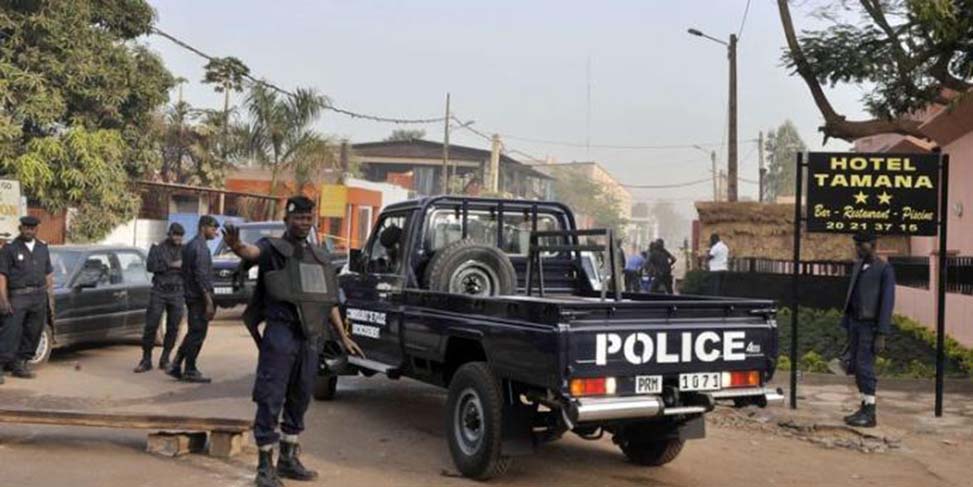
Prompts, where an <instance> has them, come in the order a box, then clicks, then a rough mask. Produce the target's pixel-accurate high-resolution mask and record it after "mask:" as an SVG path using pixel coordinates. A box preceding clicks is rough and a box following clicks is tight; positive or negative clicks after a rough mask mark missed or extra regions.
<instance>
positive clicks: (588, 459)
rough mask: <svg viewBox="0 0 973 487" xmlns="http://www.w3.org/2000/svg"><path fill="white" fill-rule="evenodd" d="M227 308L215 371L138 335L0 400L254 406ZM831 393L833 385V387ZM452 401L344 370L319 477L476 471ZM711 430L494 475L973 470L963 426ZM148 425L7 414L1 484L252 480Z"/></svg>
mask: <svg viewBox="0 0 973 487" xmlns="http://www.w3.org/2000/svg"><path fill="white" fill-rule="evenodd" d="M225 318H227V319H224V320H223V321H220V322H217V323H215V326H214V327H213V328H212V329H211V334H210V337H209V339H208V341H207V343H206V346H205V347H204V350H203V354H202V357H201V360H200V367H201V368H202V369H203V370H204V371H205V372H206V373H207V374H210V375H212V376H213V377H214V378H215V382H214V383H213V384H210V385H189V384H181V383H177V382H174V381H171V380H169V379H168V378H167V377H165V376H164V375H163V374H162V373H160V372H158V371H153V372H151V373H148V374H142V375H135V374H132V373H131V372H130V370H131V368H132V367H134V365H135V362H136V360H137V358H138V354H139V351H138V348H137V347H136V346H135V345H134V342H132V343H127V344H125V343H123V344H114V345H111V346H107V347H99V348H86V349H79V350H69V351H65V352H62V353H58V354H57V355H56V356H55V357H54V360H53V362H52V363H51V364H49V365H48V366H46V367H44V368H43V369H42V370H40V373H39V377H38V379H35V380H33V381H19V380H15V379H9V380H8V381H7V384H6V385H3V386H0V407H18V408H57V409H81V410H100V411H124V412H167V413H174V414H195V415H208V416H213V415H219V416H227V417H237V418H249V417H250V416H251V415H252V413H253V405H252V403H251V402H250V400H249V392H250V386H251V384H252V380H253V369H254V366H255V363H256V353H255V350H254V349H253V346H252V344H251V342H250V339H249V336H248V335H247V334H246V332H245V330H244V329H243V328H242V327H241V326H240V325H239V323H238V322H237V321H235V319H233V318H234V317H232V316H227V317H225ZM827 394H832V395H833V394H834V390H833V388H832V390H829V391H828V392H827ZM829 397H830V396H829ZM444 402H445V396H444V394H443V391H441V390H439V389H436V388H433V387H429V386H425V385H423V384H419V383H416V382H413V381H409V380H401V381H390V380H387V379H385V378H379V377H376V378H372V379H364V378H354V379H343V380H342V381H341V383H340V385H339V399H338V400H337V401H336V402H332V403H315V404H313V405H312V407H311V410H310V412H309V414H308V418H307V420H308V431H307V433H306V434H305V435H303V437H302V441H303V449H304V451H305V457H306V459H307V463H309V464H310V465H312V466H313V467H315V468H317V469H318V470H320V471H321V474H322V478H321V481H320V482H318V485H342V486H359V485H360V486H374V485H405V486H412V485H415V486H420V485H422V486H425V485H464V486H472V485H478V484H476V483H474V482H471V481H468V480H465V479H462V478H457V477H456V474H455V471H454V470H453V467H452V464H451V461H450V459H449V453H448V450H447V448H446V444H445V440H444V430H445V426H444V420H443V406H444ZM822 404H823V403H822ZM847 404H849V403H848V402H847V401H846V402H845V403H844V406H847ZM828 407H833V408H839V407H842V404H841V402H840V401H837V402H834V403H833V404H832V405H831V406H828ZM770 413H771V414H786V411H784V410H777V411H770ZM833 413H834V414H835V415H840V414H843V412H842V411H840V410H835V411H833ZM761 414H764V412H762V413H761ZM708 434H709V437H708V438H707V439H705V440H701V441H695V442H691V443H689V444H688V445H687V447H686V450H684V452H683V454H682V455H681V456H680V457H679V459H678V460H676V461H675V462H674V463H672V464H670V465H669V466H667V467H663V468H656V469H647V468H642V467H636V466H633V465H631V464H628V463H626V462H625V461H624V459H623V457H622V455H621V454H620V452H619V451H618V450H617V449H616V448H615V447H614V446H613V445H612V444H611V441H610V440H609V439H608V438H604V439H602V440H599V441H585V440H581V439H580V438H577V437H573V436H571V437H566V438H565V439H564V440H562V441H560V442H557V443H554V444H551V445H548V446H546V447H545V448H543V449H542V450H541V451H540V453H538V454H536V455H534V456H530V457H522V458H517V459H516V460H515V462H514V465H513V466H512V467H511V469H510V471H509V472H508V474H507V475H506V476H505V477H503V478H501V479H498V480H497V481H494V482H492V483H491V484H494V485H510V486H521V485H555V484H556V485H559V486H572V485H579V486H580V485H585V486H590V485H598V486H599V487H612V486H632V485H642V486H654V485H660V486H700V485H714V486H747V487H752V486H753V485H823V484H827V485H882V486H890V487H894V486H913V485H968V484H967V483H966V482H967V481H968V479H969V478H970V476H971V475H973V466H971V465H969V459H970V458H973V455H971V453H973V448H971V444H973V443H971V438H973V435H966V434H965V433H963V434H958V435H952V436H950V438H952V439H950V440H948V442H946V443H944V442H943V441H942V438H940V437H938V436H935V435H932V434H912V433H909V432H906V433H903V434H901V436H902V437H903V438H901V441H902V445H901V447H900V448H899V449H897V450H893V451H890V452H888V453H881V454H864V453H860V452H858V451H852V450H847V449H827V448H823V447H821V446H818V445H815V444H812V443H809V442H807V441H800V440H798V439H794V438H788V437H784V436H781V435H779V434H773V433H768V432H766V431H760V430H758V429H754V428H746V427H735V426H731V425H727V424H726V423H724V422H720V425H715V426H714V425H712V423H711V425H710V427H709V431H708ZM144 439H145V437H144V432H129V431H114V430H107V429H84V428H62V427H48V426H43V427H41V426H19V425H18V426H12V425H0V484H2V485H3V486H7V485H31V486H63V485H70V486H72V487H87V486H92V487H103V486H106V485H125V486H164V487H179V486H192V487H200V486H237V485H241V486H242V485H250V482H251V479H252V469H253V466H254V458H253V457H254V456H255V454H254V453H253V452H252V451H251V452H248V453H246V454H244V455H243V456H240V457H238V458H235V459H233V460H230V461H219V460H214V459H210V458H208V457H205V456H201V455H189V456H186V457H182V458H179V459H168V458H161V457H156V456H152V455H149V454H146V453H144V452H142V449H143V448H144ZM290 485H307V484H300V483H297V482H291V483H290Z"/></svg>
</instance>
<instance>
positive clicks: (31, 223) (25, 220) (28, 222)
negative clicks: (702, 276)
mask: <svg viewBox="0 0 973 487" xmlns="http://www.w3.org/2000/svg"><path fill="white" fill-rule="evenodd" d="M20 224H21V225H24V226H25V227H36V226H37V225H40V224H41V221H40V220H39V219H38V218H37V217H36V216H33V215H27V216H24V217H21V218H20Z"/></svg>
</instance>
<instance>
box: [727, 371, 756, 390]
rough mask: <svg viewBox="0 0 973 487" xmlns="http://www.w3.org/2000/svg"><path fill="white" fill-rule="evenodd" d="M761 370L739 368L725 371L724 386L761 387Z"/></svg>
mask: <svg viewBox="0 0 973 487" xmlns="http://www.w3.org/2000/svg"><path fill="white" fill-rule="evenodd" d="M759 386H760V372H759V371H756V370H738V371H734V372H723V387H724V388H734V387H759Z"/></svg>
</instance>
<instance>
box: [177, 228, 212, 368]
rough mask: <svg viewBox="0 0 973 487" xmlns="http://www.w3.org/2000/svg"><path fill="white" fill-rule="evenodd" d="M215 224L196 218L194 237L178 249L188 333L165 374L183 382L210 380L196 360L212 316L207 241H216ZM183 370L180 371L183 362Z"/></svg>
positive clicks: (210, 272) (209, 262)
mask: <svg viewBox="0 0 973 487" xmlns="http://www.w3.org/2000/svg"><path fill="white" fill-rule="evenodd" d="M218 233H219V222H217V221H216V218H213V217H212V216H210V215H203V216H201V217H200V218H199V225H198V228H197V231H196V236H195V237H193V239H192V240H190V241H189V243H188V244H186V245H184V246H183V248H182V280H183V286H184V288H183V295H184V296H185V297H186V310H187V314H186V318H187V321H188V331H187V332H186V336H185V337H184V338H183V339H182V344H180V345H179V350H178V351H177V352H176V357H175V359H174V360H173V361H172V364H171V365H170V366H169V368H168V369H167V370H166V373H167V374H169V375H170V376H172V377H175V378H176V379H179V380H182V381H186V382H198V383H208V382H210V378H209V377H206V376H204V375H203V373H202V372H200V371H199V369H198V368H197V367H196V359H197V358H198V357H199V351H200V350H202V348H203V341H204V340H206V331H207V329H209V322H210V321H211V320H212V319H213V317H214V316H216V303H215V302H214V301H213V257H212V256H211V255H210V252H209V247H208V246H207V245H206V242H207V241H210V240H213V239H214V238H216V235H217V234H218ZM184 360H185V362H186V369H185V371H184V370H183V368H182V367H183V361H184Z"/></svg>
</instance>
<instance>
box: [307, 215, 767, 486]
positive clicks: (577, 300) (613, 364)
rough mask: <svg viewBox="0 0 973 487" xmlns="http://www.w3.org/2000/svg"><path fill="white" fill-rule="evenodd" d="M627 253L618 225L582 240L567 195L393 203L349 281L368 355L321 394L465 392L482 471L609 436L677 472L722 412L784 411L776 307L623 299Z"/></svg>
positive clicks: (463, 427)
mask: <svg viewBox="0 0 973 487" xmlns="http://www.w3.org/2000/svg"><path fill="white" fill-rule="evenodd" d="M618 253H619V251H618V249H617V245H616V243H615V242H614V238H613V236H612V232H611V231H609V230H577V229H576V228H575V220H574V215H573V213H572V212H571V211H570V210H569V209H568V208H567V207H565V206H564V205H561V204H558V203H552V202H537V201H521V200H508V199H484V198H466V197H452V196H441V197H434V198H426V199H421V200H415V201H408V202H403V203H398V204H395V205H392V206H389V207H387V208H386V209H385V210H384V211H383V212H382V214H381V215H380V217H379V219H378V221H377V223H376V225H375V227H374V230H373V232H372V234H371V236H370V237H369V239H368V241H367V243H366V245H365V246H364V248H363V249H362V250H361V251H354V252H353V253H352V255H351V259H350V262H349V270H350V272H346V273H344V274H342V275H341V276H339V283H340V286H341V288H342V290H343V291H344V293H345V296H346V300H347V301H346V313H347V326H348V327H349V329H350V332H351V334H352V335H353V337H354V339H355V340H356V341H357V342H358V344H359V345H360V346H361V348H362V349H363V350H364V352H365V357H364V358H361V357H344V356H343V355H342V353H341V351H340V349H338V348H337V347H336V346H333V345H334V344H330V343H329V344H327V346H325V347H324V352H323V353H322V361H321V368H320V373H319V377H318V383H317V384H316V387H315V397H316V398H318V399H319V400H333V399H334V398H335V395H336V391H337V389H336V385H337V380H338V377H339V376H341V375H354V374H359V373H360V374H363V375H365V376H372V375H375V374H384V375H386V376H388V377H389V378H392V379H398V378H400V377H408V378H412V379H416V380H420V381H423V382H427V383H431V384H435V385H439V386H442V387H445V388H448V390H449V393H448V398H447V404H446V411H445V417H446V427H447V436H448V437H447V442H448V444H449V450H450V453H451V455H452V458H453V461H454V463H455V465H456V467H457V468H458V470H459V471H460V472H461V473H462V474H463V475H465V476H467V477H472V478H477V479H487V478H490V477H493V476H497V475H499V474H502V473H503V472H504V471H505V470H506V468H507V466H508V465H509V463H510V458H511V457H512V456H516V455H520V454H525V453H529V452H532V451H533V450H534V449H535V448H536V447H537V446H539V445H541V444H543V443H545V442H548V441H552V440H556V439H558V438H560V437H561V436H562V435H564V434H565V433H567V432H573V433H575V434H578V435H580V436H581V437H583V438H586V439H598V438H600V437H602V436H603V435H604V434H605V433H608V434H609V435H611V437H612V439H613V442H614V443H615V444H616V445H618V447H619V448H620V449H621V451H622V452H623V453H624V454H625V455H626V456H627V457H628V459H629V460H630V461H631V462H633V463H635V464H639V465H647V466H657V465H662V464H665V463H668V462H670V461H672V460H673V459H674V458H676V456H677V455H678V454H679V452H680V451H681V450H682V448H683V445H684V443H685V441H686V440H688V439H695V438H702V437H703V436H704V432H705V427H704V420H703V416H704V414H706V413H707V412H709V411H712V410H713V408H714V405H715V404H716V403H717V402H719V401H726V402H727V403H729V404H733V405H736V406H742V405H749V404H755V405H758V406H761V407H764V406H766V405H767V404H768V403H772V402H779V401H782V399H783V398H782V395H781V393H780V391H779V390H772V389H770V388H768V387H767V383H768V381H770V379H771V377H772V376H773V374H774V369H775V365H776V358H777V324H776V321H775V308H774V303H773V302H771V301H764V300H754V299H732V298H717V297H701V296H687V295H681V296H674V295H658V294H638V293H632V294H629V293H621V292H618V291H616V290H620V289H622V288H623V286H622V285H621V281H620V278H619V274H620V273H619V272H618V266H619V265H618V263H619V262H620V256H619V255H618ZM592 255H598V256H604V258H602V259H600V260H599V259H595V260H592V259H591V256H592ZM600 262H601V263H600Z"/></svg>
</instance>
